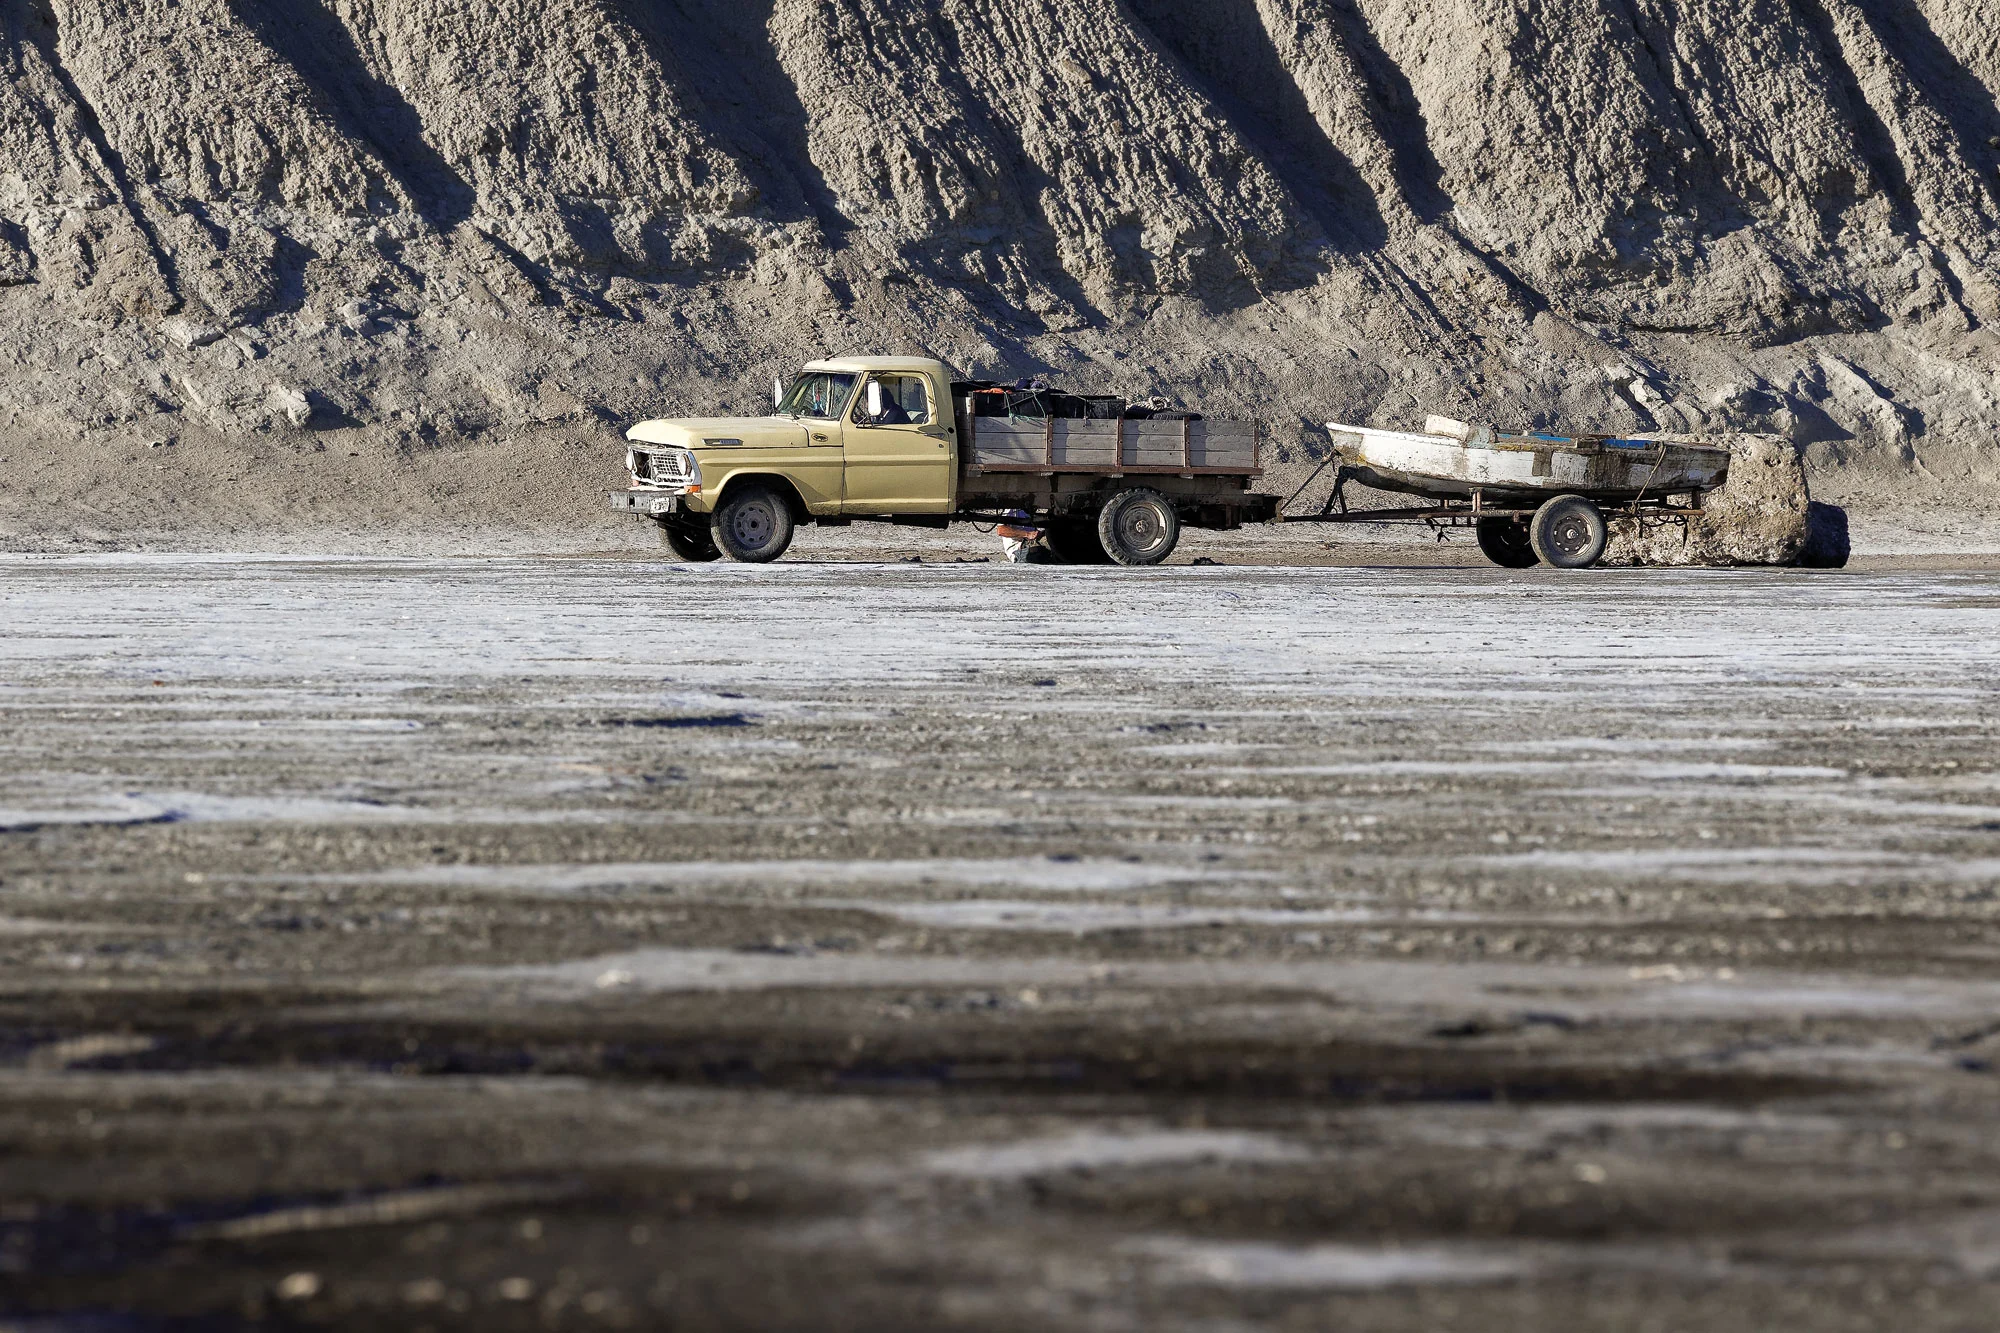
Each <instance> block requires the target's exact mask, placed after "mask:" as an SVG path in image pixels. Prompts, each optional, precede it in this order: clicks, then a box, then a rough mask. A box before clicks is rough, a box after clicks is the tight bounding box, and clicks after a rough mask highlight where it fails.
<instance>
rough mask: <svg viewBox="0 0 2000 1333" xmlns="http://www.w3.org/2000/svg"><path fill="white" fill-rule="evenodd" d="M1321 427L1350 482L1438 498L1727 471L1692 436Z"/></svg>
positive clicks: (1590, 489) (1648, 484) (1636, 487)
mask: <svg viewBox="0 0 2000 1333" xmlns="http://www.w3.org/2000/svg"><path fill="white" fill-rule="evenodd" d="M1327 431H1328V433H1329V434H1331V436H1332V437H1333V447H1334V450H1335V452H1336V453H1338V454H1339V455H1340V459H1341V462H1342V464H1343V465H1344V466H1345V468H1346V471H1347V474H1348V475H1349V476H1350V477H1352V478H1353V479H1354V480H1355V481H1358V482H1360V483H1361V484H1362V485H1364V486H1371V487H1374V488H1376V489H1378V490H1385V491H1398V492H1402V493H1404V494H1407V495H1421V496H1426V497H1429V498H1431V499H1438V500H1454V499H1465V498H1467V497H1470V496H1471V495H1473V494H1474V493H1475V492H1477V493H1479V494H1481V495H1483V496H1484V497H1485V498H1487V499H1489V500H1500V501H1505V500H1508V499H1516V498H1518V499H1521V500H1533V501H1534V502H1535V503H1540V501H1541V500H1544V499H1547V498H1548V497H1549V496H1552V495H1582V496H1586V497H1588V498H1590V499H1593V500H1632V499H1636V498H1638V497H1640V496H1642V495H1649V494H1650V495H1674V494H1681V493H1685V492H1688V491H1706V490H1713V489H1715V488H1716V487H1718V486H1720V485H1721V484H1722V482H1723V479H1724V478H1725V477H1727V476H1728V473H1729V451H1728V450H1727V449H1726V448H1722V447H1720V446H1718V445H1714V444H1708V443H1697V442H1692V441H1680V440H1617V439H1605V440H1576V439H1566V438H1559V437H1554V436H1538V435H1508V436H1500V437H1497V438H1494V439H1491V440H1483V439H1475V440H1473V441H1470V442H1468V441H1464V440H1459V439H1456V438H1454V437H1452V436H1448V435H1419V434H1416V433H1413V432H1405V431H1386V430H1372V429H1369V428H1367V427H1364V426H1343V425H1340V424H1338V423H1329V424H1328V426H1327Z"/></svg>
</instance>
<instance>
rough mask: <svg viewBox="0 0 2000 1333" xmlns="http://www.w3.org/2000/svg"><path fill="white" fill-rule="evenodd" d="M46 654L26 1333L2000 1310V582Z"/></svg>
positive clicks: (979, 615) (13, 917) (1471, 586)
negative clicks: (1998, 1066) (1999, 891)
mask: <svg viewBox="0 0 2000 1333" xmlns="http://www.w3.org/2000/svg"><path fill="white" fill-rule="evenodd" d="M0 625H4V634H0V712H4V719H5V725H4V730H0V756H4V762H0V1328H6V1329H16V1328H20V1329H34V1330H37V1331H38V1333H41V1331H43V1330H55V1329H72V1328H74V1329H84V1328H88V1329H92V1330H97V1329H111V1330H151V1329H207V1328H218V1329H233V1328H237V1327H250V1326H270V1327H285V1326H297V1327H324V1326H339V1327H351V1328H366V1329H400V1328H411V1329H416V1328H424V1327H428V1328H435V1329H447V1328H463V1329H480V1330H487V1329H503V1330H504V1329H515V1328H518V1329H539V1328H563V1329H567V1328H580V1329H581V1328H599V1327H623V1328H665V1327H674V1328H744V1329H799V1330H808V1329H810V1330H824V1329H849V1328H851V1329H870V1330H879V1329H891V1328H925V1329H941V1328H953V1329H961V1328H962V1329H996V1330H997V1329H1020V1328H1034V1329H1050V1330H1064V1329H1072V1328H1074V1329H1112V1330H1126V1329H1130V1330H1182V1329H1189V1330H1192V1329H1214V1330H1236V1329H1246V1328H1251V1327H1274V1328H1296V1329H1323V1328H1328V1327H1343V1328H1355V1329H1385V1330H1387V1329H1399V1330H1400V1329H1408V1330H1418V1329H1422V1330H1449V1329H1465V1330H1475V1329H1476V1330H1488V1329H1494V1328H1509V1327H1521V1328H1577V1327H1617V1328H1621V1329H1660V1330H1680V1329H1697V1328H1698V1329H1703V1330H1736V1329H1742V1330H1750V1329H1758V1330H1763V1329H1773V1328H1780V1327H1801V1328H1804V1327H1810V1328H1814V1329H1849V1328H1852V1329H1864V1328H1867V1329H1873V1328H1880V1327H1884V1326H1886V1325H1888V1324H1892V1323H1893V1324H1894V1325H1895V1326H1898V1327H1901V1328H1924V1329H1929V1328H1938V1329H1966V1330H1970V1329H1975V1328H1978V1329H1984V1328H1989V1327H1991V1319H1992V1312H1993V1310H1994V1309H1995V1308H1996V1305H1995V1302H1996V1300H2000V1095H1996V1094H2000V1075H1996V1073H1995V1062H1996V1061H2000V971H1996V964H2000V901H1996V896H1995V895H1996V888H2000V774H1996V767H1995V761H1996V754H2000V749H1996V732H2000V718H1997V717H1996V712H1997V711H2000V710H1996V703H2000V575H1996V574H1994V573H1991V572H1980V571H1957V572H1936V571H1934V572H1924V571H1906V572H1889V573H1883V572H1878V573H1852V572H1850V573H1841V574H1826V573H1820V574H1812V573H1798V572H1727V571H1723V572H1683V573H1662V572H1644V571H1640V572H1610V571H1606V572H1595V573H1590V574H1584V575H1568V576H1564V575H1557V574H1551V573H1534V574H1528V575H1521V574H1506V573H1502V572H1499V571H1494V570H1489V569H1469V568H1432V569H1394V568H1317V569H1297V568H1292V569H1287V568H1271V567H1261V568H1179V569H1171V570H1157V571H1146V572H1133V571H1115V570H1114V571H1096V570H1074V569H1049V568H1040V567H1021V568H1016V567H1007V566H947V567H937V566H935V565H926V566H914V565H899V564H855V563H850V564H812V563H796V564H784V565H779V566H774V567H771V568H767V569H747V568H741V567H716V566H710V567H691V566H681V565H669V564H664V563H658V562H649V561H641V560H630V559H627V560H610V559H606V560H561V561H558V560H530V559H504V560H485V561H480V560H424V561H409V560H403V561H389V560H383V561H371V560H366V559H349V560H340V561H324V560H322V561H314V560H305V559H262V560H260V559H251V558H207V559H195V558H189V557H173V558H162V557H144V556H87V557H49V558H36V557H8V558H4V559H0ZM9 1317H11V1318H12V1319H13V1320H14V1321H15V1322H12V1323H10V1322H7V1319H8V1318H9Z"/></svg>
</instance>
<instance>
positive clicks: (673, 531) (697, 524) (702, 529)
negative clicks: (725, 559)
mask: <svg viewBox="0 0 2000 1333" xmlns="http://www.w3.org/2000/svg"><path fill="white" fill-rule="evenodd" d="M660 540H662V541H664V542H665V543H666V544H667V549H668V550H670V551H672V552H673V553H674V554H675V555H677V556H679V557H680V558H681V559H683V560H685V561H687V562H688V563H690V564H707V563H708V562H709V561H711V560H720V559H722V552H721V551H720V550H718V549H717V548H716V545H715V535H714V534H713V533H711V532H710V531H709V530H708V521H707V520H706V519H703V518H701V517H699V516H698V515H689V516H688V517H686V518H678V517H676V518H668V519H662V520H660Z"/></svg>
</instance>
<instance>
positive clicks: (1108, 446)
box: [609, 357, 1278, 565]
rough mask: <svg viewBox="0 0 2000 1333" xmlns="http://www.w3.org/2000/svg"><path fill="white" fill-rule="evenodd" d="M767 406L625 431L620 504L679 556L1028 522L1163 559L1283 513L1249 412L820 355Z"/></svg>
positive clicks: (1074, 541) (1074, 557)
mask: <svg viewBox="0 0 2000 1333" xmlns="http://www.w3.org/2000/svg"><path fill="white" fill-rule="evenodd" d="M776 389H777V395H776V397H777V410H776V411H775V412H774V413H773V414H772V415H770V416H766V417H731V418H720V419H695V420H665V421H646V422H642V423H640V424H639V425H637V426H634V427H633V428H632V429H631V430H630V431H628V432H626V437H625V438H626V441H627V443H628V444H629V445H630V448H629V449H628V450H627V451H626V456H625V464H626V470H627V472H628V473H629V474H630V478H631V480H630V484H629V486H628V487H627V488H626V489H624V490H619V491H612V492H611V493H610V495H609V499H610V503H611V507H612V508H613V509H616V510H618V511H620V512H622V513H627V514H632V515H635V516H638V517H641V518H646V519H650V520H652V521H653V522H655V523H658V524H659V525H660V527H661V529H662V531H663V535H664V537H665V540H666V543H667V545H668V546H670V547H671V548H672V549H673V551H674V553H675V554H676V555H678V556H680V557H681V558H682V559H684V560H690V561H697V560H702V561H705V560H716V559H720V558H721V557H723V556H728V557H729V558H730V559H732V560H741V561H747V562H751V563H760V564H761V563H763V562H766V561H770V560H776V559H777V558H778V557H779V556H781V555H783V554H784V553H785V551H786V549H787V548H788V547H789V546H790V545H791V542H792V536H793V533H794V532H795V531H796V530H797V529H798V527H799V526H800V525H802V524H806V523H816V524H819V525H820V526H823V527H840V526H846V525H848V524H851V523H855V522H888V523H898V524H904V525H911V526H917V527H929V528H944V527H948V526H949V525H950V524H952V523H955V522H960V523H991V524H1008V525H1010V526H1014V527H1033V528H1036V529H1039V530H1040V531H1041V532H1042V533H1043V535H1044V541H1045V543H1046V545H1047V546H1048V548H1049V549H1050V551H1052V552H1053V553H1054V555H1055V557H1056V558H1057V559H1059V560H1061V561H1063V562H1065V563H1071V564H1114V563H1115V564H1119V565H1156V564H1159V563H1160V562H1161V561H1162V560H1165V559H1166V558H1167V557H1168V556H1169V555H1171V554H1173V550H1174V547H1175V545H1176V544H1177V543H1178V542H1179V540H1180V533H1181V529H1182V527H1184V526H1191V527H1200V528H1213V529H1222V530H1229V529H1234V528H1237V527H1239V526H1241V525H1242V524H1244V523H1246V522H1263V521H1266V520H1269V519H1271V518H1273V517H1275V515H1276V513H1277V506H1278V501H1277V498H1276V497H1275V496H1269V495H1259V494H1255V493H1253V492H1252V491H1251V490H1250V485H1251V483H1252V482H1253V481H1255V480H1256V479H1257V478H1258V477H1260V476H1261V475H1262V470H1261V468H1260V466H1259V464H1260V449H1261V442H1260V436H1259V430H1258V428H1257V426H1256V425H1254V424H1253V423H1248V422H1243V423H1237V422H1227V421H1209V420H1206V419H1204V418H1203V417H1201V416H1200V415H1198V414H1196V413H1191V412H1176V411H1171V410H1169V409H1168V407H1167V405H1166V404H1165V403H1164V402H1162V401H1160V400H1154V401H1153V402H1152V403H1150V404H1131V403H1127V402H1125V401H1123V400H1122V399H1116V398H1103V397H1080V396H1077V395H1072V394H1064V393H1057V392H1055V391H1053V390H1051V389H1050V388H1049V387H1048V386H1047V385H1045V384H1043V383H1041V382H1039V381H1034V382H1028V383H1018V384H1012V385H1006V384H998V383H994V382H990V381H985V380H963V379H958V378H955V377H954V376H953V374H952V372H951V371H950V369H949V368H947V367H946V366H945V365H944V364H943V363H942V362H940V361H934V360H929V359H926V358H921V357H842V358H839V359H837V360H830V361H815V362H813V363H812V364H811V365H808V366H807V367H805V369H804V370H802V371H800V372H799V373H798V374H797V375H796V376H794V377H793V378H792V380H791V381H790V383H785V382H784V381H780V382H779V383H778V384H777V386H776Z"/></svg>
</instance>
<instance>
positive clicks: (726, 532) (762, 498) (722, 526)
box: [708, 483, 792, 565]
mask: <svg viewBox="0 0 2000 1333" xmlns="http://www.w3.org/2000/svg"><path fill="white" fill-rule="evenodd" d="M708 530H709V533H710V535H712V536H713V537H714V538H715V544H716V546H717V547H719V548H720V549H721V551H722V553H723V554H724V555H726V556H728V557H729V558H730V559H731V560H736V561H740V562H742V563H743V564H746V565H768V564H769V563H771V561H773V560H776V559H777V558H778V557H779V556H781V555H783V554H784V553H785V550H786V548H788V547H789V546H791V544H792V507H791V506H790V505H788V504H786V503H785V497H784V496H782V495H780V494H778V493H777V492H776V491H774V490H772V489H771V488H770V487H768V486H759V485H756V484H754V483H752V484H750V485H745V486H738V487H736V488H734V489H732V490H731V491H730V492H729V494H728V495H726V496H724V497H723V500H722V503H721V504H719V505H717V506H716V507H715V513H714V514H712V515H710V516H709V520H708Z"/></svg>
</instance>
